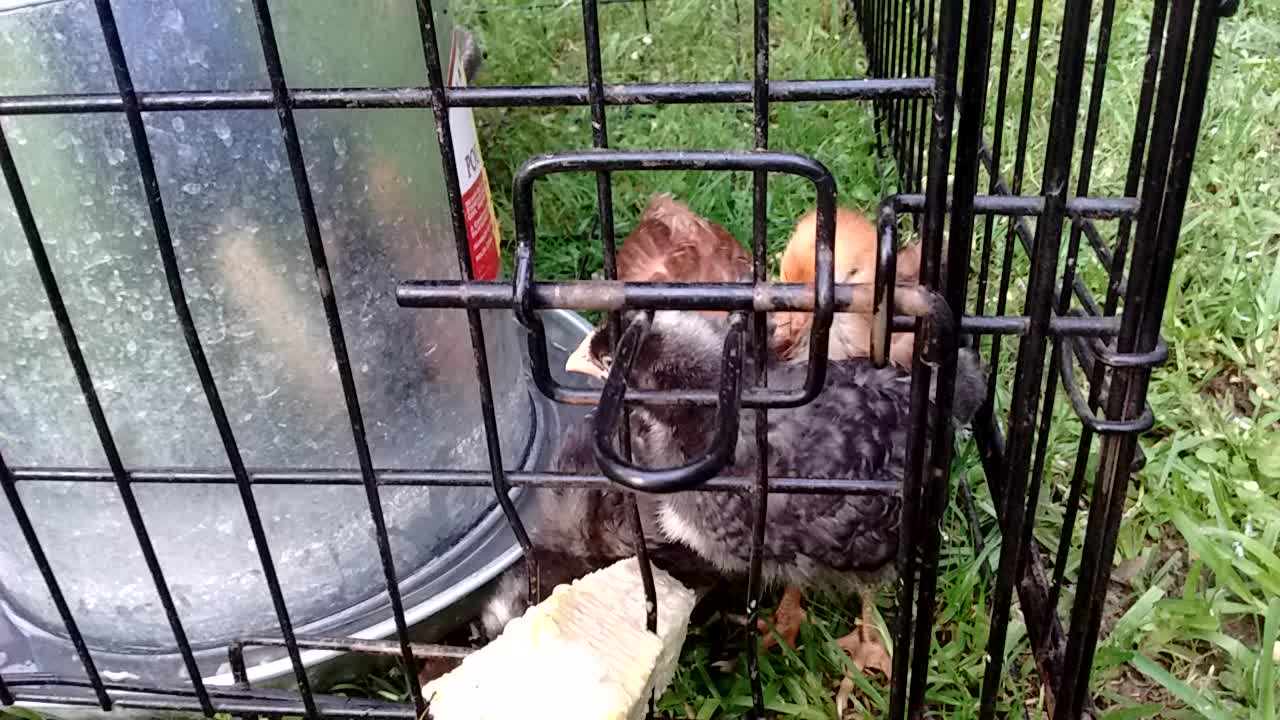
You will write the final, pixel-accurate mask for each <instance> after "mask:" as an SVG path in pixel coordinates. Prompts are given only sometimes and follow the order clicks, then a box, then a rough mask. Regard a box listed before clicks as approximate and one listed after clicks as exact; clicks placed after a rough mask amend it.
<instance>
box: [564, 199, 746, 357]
mask: <svg viewBox="0 0 1280 720" xmlns="http://www.w3.org/2000/svg"><path fill="white" fill-rule="evenodd" d="M617 264H618V279H619V280H622V281H625V282H682V283H700V282H750V281H751V267H752V263H751V256H750V255H748V254H747V251H746V249H745V248H743V247H742V245H741V244H740V243H739V242H738V239H737V238H735V237H734V236H733V235H731V234H730V233H729V231H728V230H725V229H724V228H722V227H720V226H719V225H717V224H715V223H714V222H711V221H710V220H708V219H706V218H704V217H702V216H701V215H698V214H696V213H694V212H693V211H692V210H690V209H689V208H688V206H686V205H685V204H684V203H682V202H680V201H678V200H676V199H675V198H674V197H672V196H671V195H670V194H668V193H655V194H654V195H651V196H650V197H649V204H648V205H647V206H646V207H645V209H644V211H643V212H641V213H640V221H639V222H638V223H636V226H635V229H633V230H632V231H631V234H630V235H627V237H626V238H625V239H624V240H623V241H622V247H620V248H618V255H617ZM701 314H702V315H706V316H707V317H710V318H715V319H718V320H723V319H725V318H726V317H727V316H728V313H726V312H724V311H719V310H707V311H702V312H701ZM589 341H590V336H588V337H587V338H585V339H584V340H583V341H582V344H581V345H579V346H578V349H577V350H575V351H574V353H573V354H572V355H571V356H570V357H569V361H568V362H567V363H566V364H565V369H566V370H568V371H569V372H577V373H582V374H585V375H591V376H594V377H599V378H600V379H601V380H603V379H604V378H603V377H602V376H601V375H600V373H599V372H598V370H597V368H596V367H595V366H594V365H593V364H592V363H590V362H588V361H587V359H586V358H587V357H588V355H589V354H590V348H589V347H588V343H589Z"/></svg>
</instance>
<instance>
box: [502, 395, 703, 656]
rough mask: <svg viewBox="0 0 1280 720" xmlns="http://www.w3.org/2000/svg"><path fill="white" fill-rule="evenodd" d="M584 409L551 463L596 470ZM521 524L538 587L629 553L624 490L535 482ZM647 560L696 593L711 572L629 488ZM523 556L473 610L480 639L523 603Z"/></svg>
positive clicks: (568, 469) (645, 498)
mask: <svg viewBox="0 0 1280 720" xmlns="http://www.w3.org/2000/svg"><path fill="white" fill-rule="evenodd" d="M593 418H594V413H590V414H587V415H586V416H585V417H583V418H582V419H581V420H579V421H578V422H576V423H574V424H573V425H571V426H570V427H569V429H568V431H567V432H566V433H565V434H564V437H562V438H561V441H560V445H559V447H558V448H557V451H556V457H555V460H554V462H553V469H554V470H555V471H556V472H561V473H572V474H575V475H598V474H599V470H598V468H597V467H596V462H595V457H594V455H593V447H594V446H593V440H592V425H593V423H592V421H593ZM533 493H534V508H533V513H532V515H531V517H530V518H529V521H528V522H527V523H526V527H528V528H529V536H530V538H529V539H530V540H531V541H532V542H533V545H534V549H535V557H536V558H537V561H538V582H539V584H540V586H541V588H542V592H543V594H544V595H545V594H548V593H549V592H550V591H551V589H552V588H554V587H556V586H557V585H561V584H564V583H568V582H572V581H573V580H576V579H578V578H580V577H583V576H584V575H587V574H589V573H591V572H593V571H595V570H599V569H601V568H604V567H607V566H608V565H611V564H613V563H614V562H616V561H618V560H621V559H623V558H627V557H631V556H633V555H635V554H636V547H635V544H634V538H635V533H634V531H633V528H632V524H631V509H630V503H629V502H628V497H627V496H628V494H630V491H628V490H623V489H616V490H614V489H597V488H555V489H551V488H537V489H535V490H533ZM636 501H637V505H638V507H639V510H640V523H641V527H642V528H643V529H644V535H645V540H646V543H645V547H646V550H647V552H648V556H649V561H650V562H651V563H652V564H653V565H654V566H656V567H659V568H662V569H663V570H666V571H667V572H669V573H671V575H672V576H673V577H675V578H676V579H677V580H680V581H681V582H683V583H684V584H685V585H687V586H690V587H692V588H693V589H694V590H695V592H697V593H698V595H699V597H701V596H702V595H703V594H705V593H706V592H707V591H708V590H709V589H710V588H711V586H712V585H713V584H714V583H715V581H716V579H718V578H719V573H718V572H716V569H715V568H714V567H713V566H712V565H711V564H710V563H709V562H708V561H706V560H704V559H703V558H702V557H701V556H699V555H698V554H697V553H695V552H693V551H692V550H690V549H689V548H688V547H686V546H684V545H682V544H680V543H676V542H668V541H664V540H663V534H662V531H661V528H660V526H659V524H658V515H657V512H658V505H657V500H656V499H655V498H654V497H652V496H649V495H644V494H637V496H636ZM527 578H528V571H527V566H526V563H524V562H517V563H515V564H514V565H512V566H511V568H509V569H508V570H507V571H506V572H505V573H504V574H503V575H502V576H501V577H500V578H499V580H498V584H497V587H496V589H495V591H494V593H493V595H492V596H491V597H490V598H489V600H488V601H486V603H485V605H484V607H483V609H482V611H481V615H480V625H481V630H482V632H483V633H484V636H485V640H486V641H489V640H492V639H493V638H495V637H497V636H498V634H499V633H501V632H502V630H503V628H505V627H506V626H507V623H508V622H510V621H511V620H512V619H514V618H517V617H519V616H521V615H523V614H524V612H525V610H527V609H528V608H529V584H528V579H527Z"/></svg>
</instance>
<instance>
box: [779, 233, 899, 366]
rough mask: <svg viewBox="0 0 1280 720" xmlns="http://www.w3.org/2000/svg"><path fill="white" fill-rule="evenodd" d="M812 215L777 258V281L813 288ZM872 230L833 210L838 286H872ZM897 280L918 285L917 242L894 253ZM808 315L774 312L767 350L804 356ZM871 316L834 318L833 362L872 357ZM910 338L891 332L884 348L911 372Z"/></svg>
mask: <svg viewBox="0 0 1280 720" xmlns="http://www.w3.org/2000/svg"><path fill="white" fill-rule="evenodd" d="M817 225H818V220H817V211H813V210H811V211H809V212H808V213H807V214H806V215H805V216H804V217H802V218H800V222H798V223H796V229H795V231H794V232H792V234H791V240H790V241H789V242H788V243H787V249H786V250H785V251H784V252H783V254H782V277H781V278H780V279H781V281H782V282H788V283H812V282H813V280H814V275H813V272H814V244H815V242H816V238H817ZM875 274H876V226H875V225H874V224H873V223H872V222H871V221H869V220H867V219H866V218H865V217H863V216H862V215H860V214H859V213H856V212H854V211H852V210H846V209H844V208H839V209H838V210H837V211H836V237H835V280H836V282H838V283H855V284H857V283H866V284H871V283H873V282H875ZM897 281H898V284H900V285H914V284H916V283H918V282H920V243H916V244H914V245H912V246H910V247H907V248H903V249H901V250H899V251H898V271H897ZM812 318H813V315H812V314H811V313H802V312H787V313H777V315H776V316H775V318H774V322H773V330H772V336H771V346H772V349H773V351H774V353H776V354H777V356H778V357H779V358H780V359H783V360H800V359H803V358H805V357H807V356H808V352H809V323H810V321H811V320H812ZM871 323H872V320H871V316H870V315H868V314H863V313H837V314H836V316H835V319H834V320H833V321H832V323H831V344H830V348H829V350H828V356H829V357H830V358H831V359H832V360H847V359H850V358H859V357H869V356H870V355H871ZM913 348H914V337H913V336H912V334H911V333H894V334H893V338H892V339H891V340H890V345H889V359H890V361H891V362H892V363H893V364H894V365H897V366H899V367H904V368H909V367H911V354H912V350H913Z"/></svg>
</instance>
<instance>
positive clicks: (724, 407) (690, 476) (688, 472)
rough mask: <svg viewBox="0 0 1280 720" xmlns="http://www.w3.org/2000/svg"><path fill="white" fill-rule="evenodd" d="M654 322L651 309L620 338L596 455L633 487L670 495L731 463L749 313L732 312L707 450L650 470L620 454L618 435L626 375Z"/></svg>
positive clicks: (599, 418)
mask: <svg viewBox="0 0 1280 720" xmlns="http://www.w3.org/2000/svg"><path fill="white" fill-rule="evenodd" d="M652 322H653V313H651V312H646V313H641V314H640V315H638V316H637V317H636V318H635V319H634V320H632V321H631V324H630V325H628V326H627V329H626V330H625V331H624V332H623V333H622V337H621V338H619V340H618V347H617V350H615V351H614V356H613V365H612V367H610V368H609V375H608V378H607V379H606V380H605V384H604V390H603V391H602V392H601V393H600V405H599V408H598V410H597V411H596V417H595V428H594V429H595V458H596V464H597V465H599V467H600V472H602V473H604V475H605V477H607V478H609V479H610V480H612V481H614V482H616V483H618V484H619V485H622V486H623V487H626V488H630V489H632V490H640V491H643V492H651V493H670V492H676V491H679V490H687V489H689V488H691V487H694V486H695V485H700V484H702V483H704V482H706V481H707V480H710V479H711V478H713V477H715V476H716V475H717V474H718V473H719V472H720V471H721V470H722V469H723V468H724V467H725V466H726V465H728V464H729V463H731V462H733V458H734V453H735V452H736V451H737V447H738V412H739V410H740V409H741V406H742V362H743V358H744V357H745V352H746V350H745V345H746V343H745V341H746V325H747V321H746V316H745V315H744V314H743V313H733V314H732V315H730V317H729V332H728V333H727V334H726V335H725V339H724V354H723V356H722V359H721V362H720V390H719V394H718V397H717V400H716V431H715V435H714V436H713V437H712V439H711V445H710V446H708V447H707V449H706V451H705V452H704V453H703V454H701V455H699V456H698V457H696V458H694V459H693V460H691V461H689V462H688V463H686V464H684V465H681V466H679V467H673V468H663V469H661V470H649V469H645V468H641V467H637V466H635V465H633V464H631V463H630V462H628V461H627V460H625V459H623V458H622V457H620V456H619V455H618V451H617V450H616V449H615V447H614V439H615V438H616V437H617V436H618V424H619V420H620V418H621V416H622V411H623V408H624V407H625V405H626V402H625V400H626V394H627V376H628V375H629V374H630V373H631V366H632V365H633V364H634V362H635V359H636V355H637V353H638V352H639V351H640V344H641V343H642V342H643V341H644V337H645V334H646V333H648V331H649V326H650V325H651V324H652Z"/></svg>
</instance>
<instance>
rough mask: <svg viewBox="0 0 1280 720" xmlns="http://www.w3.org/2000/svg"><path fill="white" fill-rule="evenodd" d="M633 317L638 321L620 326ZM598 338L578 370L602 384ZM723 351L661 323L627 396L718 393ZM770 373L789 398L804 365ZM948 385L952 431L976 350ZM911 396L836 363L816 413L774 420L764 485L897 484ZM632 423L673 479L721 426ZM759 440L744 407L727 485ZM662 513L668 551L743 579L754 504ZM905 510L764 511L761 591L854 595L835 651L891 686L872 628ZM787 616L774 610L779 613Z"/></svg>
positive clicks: (605, 350) (978, 382)
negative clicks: (855, 625) (823, 481)
mask: <svg viewBox="0 0 1280 720" xmlns="http://www.w3.org/2000/svg"><path fill="white" fill-rule="evenodd" d="M630 317H634V314H632V315H630V316H628V318H627V321H628V322H629V320H630ZM596 335H597V337H593V338H590V339H589V341H588V342H585V343H584V346H585V347H586V348H587V351H586V353H585V354H586V355H587V358H586V359H587V360H588V361H589V362H591V363H594V364H595V365H596V369H597V370H598V371H599V372H600V373H606V372H607V371H608V369H609V367H610V365H611V362H612V358H611V350H610V347H609V344H608V343H607V342H606V341H604V340H603V339H602V338H603V336H604V333H602V332H599V331H597V333H596ZM724 339H725V328H724V327H722V326H721V324H719V323H714V322H710V321H708V319H706V318H705V317H703V316H700V315H698V314H695V313H688V312H677V311H659V312H656V313H654V316H653V318H652V321H651V323H650V327H649V329H648V331H647V333H645V335H644V337H643V338H642V339H641V341H640V345H639V348H638V350H637V352H636V355H635V359H634V362H633V365H632V368H631V371H630V376H629V377H628V378H627V387H629V388H636V389H652V390H673V389H694V388H698V389H707V388H714V387H717V386H718V383H719V375H720V365H721V355H722V353H723V344H724ZM750 354H751V353H748V355H750ZM767 371H768V380H769V386H770V387H797V386H799V385H800V384H801V382H802V380H803V377H804V374H805V372H806V367H805V365H803V364H796V363H788V362H778V361H773V362H771V363H770V364H769V366H768V368H767ZM956 385H957V392H956V398H955V402H954V408H953V413H952V415H953V423H955V424H957V425H958V424H964V423H967V422H969V421H970V420H971V419H972V417H973V415H974V413H976V412H977V410H978V406H979V404H980V403H981V401H982V399H983V397H984V395H985V381H984V376H983V371H982V366H981V361H980V358H979V357H978V355H977V353H976V351H974V350H972V349H969V348H961V349H960V350H959V357H958V370H957V381H956ZM910 391H911V375H910V372H909V371H908V370H906V369H903V368H899V367H894V366H889V367H884V368H877V367H876V366H875V365H874V364H873V363H872V361H871V360H870V359H869V358H849V359H844V360H839V361H831V362H830V363H829V365H828V371H827V377H826V385H825V387H824V388H823V391H822V392H821V394H819V395H818V397H817V398H816V399H814V401H813V402H811V403H809V404H808V405H804V406H801V407H797V408H785V409H773V410H770V411H769V414H768V434H769V436H768V441H769V457H768V472H769V476H770V477H774V478H782V477H808V478H832V479H835V478H848V479H867V480H891V481H896V482H902V479H903V477H904V474H905V465H906V447H907V432H908V414H909V412H910V405H911V400H910ZM631 423H632V425H631V426H632V436H633V437H632V450H633V453H634V458H635V460H636V462H637V464H639V465H641V466H644V467H648V468H652V469H659V468H670V467H676V466H679V465H683V464H685V463H687V462H688V461H689V460H691V459H692V458H694V457H697V456H698V455H700V454H701V453H703V452H704V451H705V449H706V446H707V443H708V441H709V439H710V437H711V435H712V431H713V430H712V429H713V428H714V426H715V409H714V408H711V407H706V406H688V405H684V406H682V405H668V406H648V407H640V406H638V407H636V408H634V409H633V410H632V413H631ZM754 429H755V422H754V411H753V410H749V409H743V410H742V411H741V421H740V424H739V437H738V442H737V449H736V456H735V459H734V461H733V463H732V465H731V466H729V467H726V468H725V469H724V471H723V472H724V473H725V474H729V475H737V476H750V475H752V474H753V473H754V472H755V466H756V460H757V453H756V444H755V441H754V437H753V433H754ZM657 502H658V505H659V507H658V511H657V513H658V523H659V525H660V527H661V529H662V531H663V533H664V534H665V536H666V538H667V539H669V540H673V541H678V542H682V543H684V544H686V545H688V546H689V547H691V548H693V549H694V550H695V551H697V553H698V554H699V555H700V556H702V557H703V558H704V559H706V560H707V561H709V562H710V563H711V564H712V565H713V566H714V567H715V568H717V569H718V570H720V571H721V572H723V573H726V574H729V575H739V574H744V573H746V572H747V570H748V564H749V560H750V548H751V537H752V522H753V518H754V510H753V502H752V498H751V496H750V495H749V494H748V493H745V492H740V493H727V494H726V493H714V494H713V493H705V492H678V493H673V494H669V495H661V496H658V498H657ZM901 509H902V501H901V499H900V498H899V497H897V496H893V497H886V496H878V495H845V496H833V495H816V494H782V493H771V494H770V495H769V499H768V526H767V530H766V534H765V547H764V558H763V560H764V565H763V569H764V575H765V579H766V581H767V582H770V583H774V584H785V585H786V586H788V587H790V588H798V587H803V588H808V589H818V590H827V591H834V592H840V593H847V594H853V593H858V594H860V595H862V597H863V603H862V611H863V612H862V619H863V623H862V627H861V628H860V629H859V630H858V631H855V632H854V633H850V635H849V636H846V637H845V638H842V639H841V646H842V647H844V648H845V649H846V650H847V651H849V653H850V654H851V655H852V656H853V658H854V661H855V662H856V663H857V664H858V665H859V667H861V668H863V669H864V670H865V669H867V668H877V669H881V670H882V671H884V672H885V674H886V675H888V674H889V666H890V663H889V661H888V654H887V652H886V651H885V649H884V647H883V645H882V643H881V641H880V640H879V638H878V637H877V635H878V633H874V632H873V631H872V629H871V627H870V625H871V622H870V608H871V602H870V600H869V598H868V594H869V593H870V592H872V591H873V590H875V589H876V588H878V587H879V586H880V585H881V584H883V583H884V582H886V581H888V580H890V579H892V578H893V576H894V573H895V569H896V568H895V565H894V560H895V558H896V557H897V553H898V533H899V530H898V528H899V522H900V515H901ZM794 592H795V593H796V594H795V596H794V597H792V598H791V599H790V600H791V601H792V602H794V603H796V607H795V608H794V609H795V610H798V600H799V596H798V590H795V591H794ZM786 602H788V598H784V604H785V603H786ZM782 611H783V607H782V606H780V608H779V613H778V614H779V615H781V614H782ZM775 617H777V616H775ZM797 622H798V621H797ZM779 624H781V620H779ZM797 629H798V625H797ZM793 637H794V636H793Z"/></svg>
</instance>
